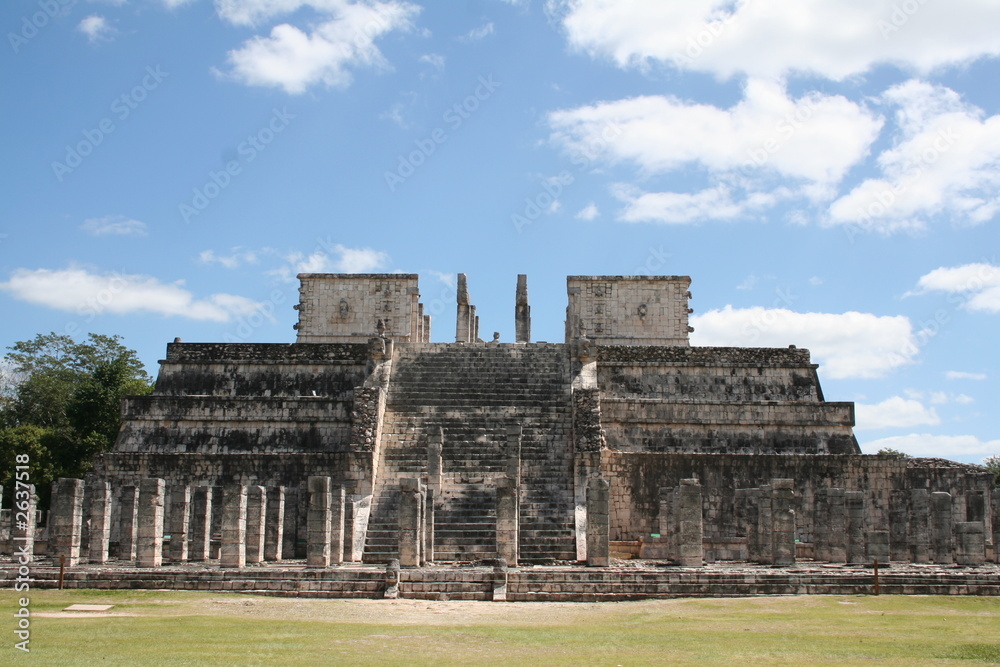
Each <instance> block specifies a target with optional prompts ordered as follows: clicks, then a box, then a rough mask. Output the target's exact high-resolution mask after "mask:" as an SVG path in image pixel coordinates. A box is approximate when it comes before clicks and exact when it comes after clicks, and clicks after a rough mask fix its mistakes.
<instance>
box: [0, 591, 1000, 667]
mask: <svg viewBox="0 0 1000 667" xmlns="http://www.w3.org/2000/svg"><path fill="white" fill-rule="evenodd" d="M19 597H21V594H16V593H14V592H13V591H10V590H6V591H2V592H0V601H2V604H3V608H4V609H6V610H9V611H8V612H6V613H4V617H6V618H7V621H5V622H6V624H7V626H8V629H7V630H6V631H5V632H4V633H3V636H4V637H6V641H5V642H4V645H3V646H2V647H0V664H4V665H14V664H25V665H27V664H34V665H80V664H88V665H331V664H349V665H422V664H427V665H431V664H433V665H449V664H455V665H459V664H460V665H470V664H489V665H511V664H515V665H517V664H524V665H612V666H614V665H649V664H670V665H688V664H691V665H695V664H698V665H704V664H713V665H715V664H727V665H734V666H735V665H742V664H760V665H775V664H787V665H804V664H830V665H854V664H857V665H860V664H870V663H872V662H877V663H878V664H884V665H970V664H976V663H980V664H1000V599H997V598H975V597H903V596H881V597H863V596H856V597H844V596H823V597H778V598H741V599H687V600H660V601H644V602H620V603H601V604H583V603H580V604H573V603H491V602H478V603H471V602H423V601H415V600H397V601H388V600H357V601H349V600H307V599H296V598H267V597H254V596H247V595H221V594H211V593H193V592H165V591H52V590H33V591H30V593H29V597H30V599H31V603H30V609H31V613H32V617H31V643H30V647H31V653H30V654H26V653H23V652H22V651H18V650H16V649H14V647H13V644H14V642H15V641H16V638H15V636H14V635H13V632H12V631H13V628H14V619H13V617H12V616H11V613H12V612H13V611H14V610H15V609H16V608H17V600H18V598H19ZM74 603H89V604H113V605H115V606H114V608H113V609H112V610H111V611H110V612H108V614H110V615H94V614H91V615H89V616H85V615H69V614H67V613H65V612H62V611H61V610H62V609H64V608H65V607H67V606H69V605H71V604H74Z"/></svg>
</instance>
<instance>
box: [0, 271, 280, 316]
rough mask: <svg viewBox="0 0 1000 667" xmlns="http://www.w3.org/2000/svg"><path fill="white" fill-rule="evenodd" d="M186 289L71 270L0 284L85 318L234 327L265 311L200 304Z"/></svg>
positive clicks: (251, 305)
mask: <svg viewBox="0 0 1000 667" xmlns="http://www.w3.org/2000/svg"><path fill="white" fill-rule="evenodd" d="M183 284H184V281H183V280H178V281H175V282H173V283H161V282H160V281H159V280H158V279H157V278H154V277H152V276H144V275H138V274H126V273H115V272H111V273H96V272H92V271H89V270H87V269H83V268H77V267H70V268H68V269H57V270H49V269H15V270H14V272H13V273H12V274H11V277H10V280H8V281H7V282H5V283H0V289H2V290H4V291H5V292H7V293H9V294H10V295H11V296H12V297H14V298H15V299H19V300H21V301H27V302H28V303H33V304H37V305H40V306H47V307H49V308H55V309H56V310H63V311H67V312H71V313H76V314H77V315H82V316H92V315H101V314H106V313H111V314H115V315H124V314H129V313H154V314H157V315H166V316H175V315H176V316H180V317H187V318H190V319H193V320H210V321H215V322H228V321H230V320H232V319H234V318H235V317H239V316H241V315H247V314H249V313H252V312H254V311H255V310H257V309H258V308H259V307H260V305H261V304H259V303H257V302H255V301H252V300H250V299H247V298H245V297H241V296H235V295H232V294H212V295H210V296H208V297H206V298H203V299H198V298H196V297H195V296H194V295H193V294H192V293H191V292H189V291H188V290H186V289H184V288H183Z"/></svg>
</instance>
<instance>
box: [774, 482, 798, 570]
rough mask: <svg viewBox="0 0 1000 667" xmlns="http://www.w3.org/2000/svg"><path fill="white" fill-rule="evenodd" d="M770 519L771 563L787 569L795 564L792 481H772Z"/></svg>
mask: <svg viewBox="0 0 1000 667" xmlns="http://www.w3.org/2000/svg"><path fill="white" fill-rule="evenodd" d="M771 486H772V487H773V489H774V491H773V493H772V501H771V502H772V508H771V517H772V520H773V522H774V523H773V524H772V525H773V528H772V530H771V544H772V549H771V553H772V554H773V555H772V560H771V562H772V563H773V564H774V565H777V566H779V567H787V566H789V565H792V564H794V563H795V511H794V510H793V509H792V501H793V500H794V497H795V489H794V480H791V479H775V480H772V482H771Z"/></svg>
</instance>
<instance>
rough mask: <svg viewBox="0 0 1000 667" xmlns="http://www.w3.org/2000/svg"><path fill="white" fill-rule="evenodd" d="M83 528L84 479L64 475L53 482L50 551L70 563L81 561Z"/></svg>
mask: <svg viewBox="0 0 1000 667" xmlns="http://www.w3.org/2000/svg"><path fill="white" fill-rule="evenodd" d="M82 530H83V480H82V479H73V478H68V477H60V478H59V481H57V482H56V483H55V484H53V485H52V504H51V505H50V509H49V553H50V554H51V555H52V557H53V558H54V559H55V560H56V562H58V561H59V559H60V558H61V557H62V556H65V557H66V566H67V567H75V566H77V565H79V564H80V537H81V533H82Z"/></svg>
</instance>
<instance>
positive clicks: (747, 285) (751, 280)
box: [736, 272, 774, 290]
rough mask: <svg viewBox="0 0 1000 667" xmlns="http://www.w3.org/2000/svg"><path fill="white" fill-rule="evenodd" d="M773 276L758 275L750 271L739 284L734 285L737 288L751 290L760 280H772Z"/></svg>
mask: <svg viewBox="0 0 1000 667" xmlns="http://www.w3.org/2000/svg"><path fill="white" fill-rule="evenodd" d="M773 279H774V276H758V275H757V273H756V272H754V273H751V274H750V275H749V276H747V277H746V278H744V279H743V282H741V283H740V284H739V285H737V286H736V289H738V290H752V289H753V288H755V287H757V285H758V284H759V283H760V281H761V280H773Z"/></svg>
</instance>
